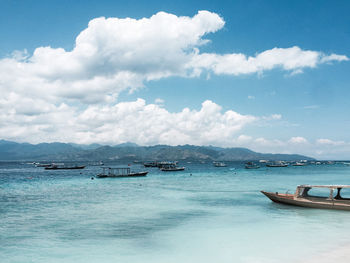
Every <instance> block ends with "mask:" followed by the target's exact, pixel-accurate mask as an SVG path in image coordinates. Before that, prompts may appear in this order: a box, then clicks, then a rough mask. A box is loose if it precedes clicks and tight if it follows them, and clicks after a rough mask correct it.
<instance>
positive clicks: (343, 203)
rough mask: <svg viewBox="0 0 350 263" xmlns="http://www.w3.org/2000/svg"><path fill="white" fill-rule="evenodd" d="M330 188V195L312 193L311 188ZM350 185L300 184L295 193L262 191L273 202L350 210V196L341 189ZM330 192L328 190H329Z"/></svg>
mask: <svg viewBox="0 0 350 263" xmlns="http://www.w3.org/2000/svg"><path fill="white" fill-rule="evenodd" d="M313 188H314V189H316V190H319V189H323V190H324V189H329V195H328V194H327V195H326V196H324V195H323V196H320V195H319V194H318V195H310V194H309V191H310V190H311V189H313ZM344 188H350V185H299V186H298V187H297V189H296V191H295V193H294V194H288V193H286V194H282V193H278V192H275V193H273V192H265V191H261V192H262V193H263V194H264V195H266V196H267V197H268V198H270V199H271V200H272V201H273V202H276V203H282V204H287V205H294V206H302V207H309V208H323V209H338V210H349V211H350V198H343V197H342V196H341V190H342V189H344ZM327 193H328V191H327Z"/></svg>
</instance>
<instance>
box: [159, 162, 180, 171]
mask: <svg viewBox="0 0 350 263" xmlns="http://www.w3.org/2000/svg"><path fill="white" fill-rule="evenodd" d="M160 170H161V171H163V172H177V171H183V170H185V167H178V166H177V165H176V164H174V163H170V164H164V165H163V166H162V167H161V168H160Z"/></svg>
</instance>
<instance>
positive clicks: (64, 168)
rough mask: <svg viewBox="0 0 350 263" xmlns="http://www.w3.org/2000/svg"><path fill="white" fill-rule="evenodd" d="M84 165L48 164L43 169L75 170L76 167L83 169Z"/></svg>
mask: <svg viewBox="0 0 350 263" xmlns="http://www.w3.org/2000/svg"><path fill="white" fill-rule="evenodd" d="M84 168H85V165H81V166H78V165H76V166H59V165H55V164H53V165H50V166H48V167H45V170H76V169H84Z"/></svg>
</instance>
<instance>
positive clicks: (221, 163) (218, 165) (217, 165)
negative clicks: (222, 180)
mask: <svg viewBox="0 0 350 263" xmlns="http://www.w3.org/2000/svg"><path fill="white" fill-rule="evenodd" d="M213 165H214V166H215V167H226V166H227V165H226V163H224V162H213Z"/></svg>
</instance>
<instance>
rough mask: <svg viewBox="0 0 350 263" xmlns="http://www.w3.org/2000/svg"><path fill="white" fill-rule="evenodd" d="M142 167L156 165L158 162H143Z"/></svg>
mask: <svg viewBox="0 0 350 263" xmlns="http://www.w3.org/2000/svg"><path fill="white" fill-rule="evenodd" d="M143 166H144V167H158V162H146V163H144V164H143Z"/></svg>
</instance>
